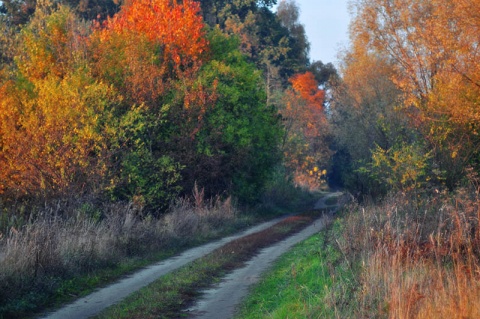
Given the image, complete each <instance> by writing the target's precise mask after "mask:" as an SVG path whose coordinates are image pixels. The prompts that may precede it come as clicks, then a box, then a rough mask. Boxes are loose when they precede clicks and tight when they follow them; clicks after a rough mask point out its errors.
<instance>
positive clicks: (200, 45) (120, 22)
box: [92, 0, 208, 103]
mask: <svg viewBox="0 0 480 319" xmlns="http://www.w3.org/2000/svg"><path fill="white" fill-rule="evenodd" d="M199 11H200V6H199V4H198V3H197V2H196V1H191V0H185V1H182V2H181V3H180V2H179V1H178V2H177V1H172V0H137V1H130V2H128V3H126V4H125V5H124V7H123V8H122V10H121V11H120V12H119V13H118V14H117V15H115V16H114V17H113V18H110V19H108V20H107V21H106V22H105V24H104V26H103V27H99V26H97V32H96V34H94V36H93V37H92V38H93V40H92V43H97V47H95V48H94V49H93V51H94V52H95V53H94V54H95V55H96V60H97V63H98V70H99V72H101V73H103V74H102V75H101V76H102V77H103V78H105V79H106V80H107V81H109V82H113V83H115V82H118V81H119V79H124V83H121V84H119V85H118V86H119V89H120V91H122V92H127V94H128V95H129V97H130V98H131V99H132V100H133V102H135V103H145V102H154V101H155V100H156V99H157V98H158V97H159V96H161V95H162V94H163V93H164V92H165V91H166V90H167V88H168V86H169V83H170V82H171V81H172V80H175V79H183V80H187V79H189V78H191V77H192V75H194V74H195V73H196V72H197V71H198V70H199V68H200V66H201V65H202V62H203V59H204V57H205V53H206V52H207V50H208V41H207V40H206V38H205V33H204V24H203V21H202V17H201V15H200V14H199Z"/></svg>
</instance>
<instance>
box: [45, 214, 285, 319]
mask: <svg viewBox="0 0 480 319" xmlns="http://www.w3.org/2000/svg"><path fill="white" fill-rule="evenodd" d="M282 219H283V218H276V219H274V220H271V221H269V222H266V223H262V224H259V225H257V226H255V227H252V228H249V229H247V230H245V231H243V232H240V233H238V234H236V235H233V236H229V237H225V238H222V239H221V240H218V241H215V242H211V243H208V244H206V245H202V246H199V247H195V248H192V249H189V250H187V251H185V252H183V253H182V254H180V255H178V256H176V257H172V258H169V259H167V260H164V261H162V262H160V263H157V264H154V265H151V266H149V267H147V268H145V269H143V270H140V271H138V272H136V273H134V274H132V275H130V276H127V277H126V278H124V279H122V280H120V281H119V282H117V283H114V284H112V285H110V286H107V287H105V288H101V289H98V290H97V291H95V292H93V293H91V294H90V295H88V296H86V297H83V298H80V299H78V300H77V301H75V302H73V303H71V304H69V305H66V306H64V307H63V308H61V309H59V310H57V311H55V312H52V313H49V314H46V315H44V316H43V317H41V318H45V319H65V318H68V319H85V318H89V317H92V316H94V315H96V314H98V313H100V311H102V310H104V309H105V308H107V307H109V306H111V305H113V304H115V303H117V302H119V301H121V300H123V299H124V298H125V297H127V296H128V295H130V294H131V293H133V292H135V291H137V290H139V289H140V288H143V287H145V286H147V285H148V284H150V283H151V282H153V281H155V280H157V279H158V278H160V277H161V276H164V275H165V274H167V273H169V272H171V271H173V270H175V269H178V268H180V267H182V266H184V265H186V264H187V263H189V262H191V261H193V260H195V259H197V258H200V257H203V256H204V255H206V254H208V253H210V252H212V251H213V250H215V249H217V248H219V247H221V246H223V245H225V244H226V243H229V242H230V241H232V240H235V239H237V238H241V237H243V236H246V235H249V234H253V233H256V232H259V231H262V230H264V229H267V228H269V227H271V226H273V225H274V224H276V223H278V222H279V221H281V220H282Z"/></svg>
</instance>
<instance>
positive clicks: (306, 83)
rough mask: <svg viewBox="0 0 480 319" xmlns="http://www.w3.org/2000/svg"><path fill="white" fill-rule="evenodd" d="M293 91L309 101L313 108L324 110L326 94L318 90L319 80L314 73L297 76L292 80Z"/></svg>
mask: <svg viewBox="0 0 480 319" xmlns="http://www.w3.org/2000/svg"><path fill="white" fill-rule="evenodd" d="M289 81H290V83H291V84H292V87H293V89H294V90H295V91H296V92H297V93H298V94H300V96H301V97H302V98H303V99H304V100H305V101H307V103H308V105H309V106H310V107H312V108H318V109H322V108H323V102H324V100H325V92H324V91H323V90H320V89H319V88H318V83H317V80H315V76H314V75H313V73H312V72H306V73H302V74H296V75H294V76H293V77H291V78H290V80H289Z"/></svg>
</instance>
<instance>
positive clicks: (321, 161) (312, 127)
mask: <svg viewBox="0 0 480 319" xmlns="http://www.w3.org/2000/svg"><path fill="white" fill-rule="evenodd" d="M290 83H291V85H292V87H291V88H290V89H289V90H287V91H286V93H285V96H284V99H283V103H282V104H283V106H282V108H281V110H280V112H281V114H282V117H283V122H284V127H285V135H284V139H283V149H284V155H285V157H286V163H287V166H288V167H289V168H290V169H291V170H292V171H293V172H294V176H295V182H296V183H297V184H300V185H303V186H308V187H312V188H313V187H317V186H319V184H320V182H321V178H322V177H323V176H324V175H325V172H324V167H325V166H326V164H327V162H328V158H329V156H330V151H329V148H328V146H327V143H326V141H325V137H326V132H327V131H326V125H327V122H326V119H325V114H324V110H323V103H324V99H325V92H324V91H323V90H320V89H319V88H318V83H317V81H316V80H315V76H314V75H313V74H312V73H311V72H306V73H303V74H297V75H294V76H293V77H292V78H290Z"/></svg>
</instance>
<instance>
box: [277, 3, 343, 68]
mask: <svg viewBox="0 0 480 319" xmlns="http://www.w3.org/2000/svg"><path fill="white" fill-rule="evenodd" d="M279 2H280V1H279ZM296 2H297V5H298V6H299V7H300V22H301V23H302V24H303V25H304V26H305V30H306V32H307V37H308V40H309V42H310V46H311V48H310V59H311V60H312V61H313V60H315V61H318V60H320V61H322V62H323V63H328V62H332V63H334V64H335V65H338V64H337V63H336V62H337V53H338V52H339V50H340V49H342V48H345V47H347V46H348V42H349V39H348V24H349V20H350V16H349V13H348V0H296Z"/></svg>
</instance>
